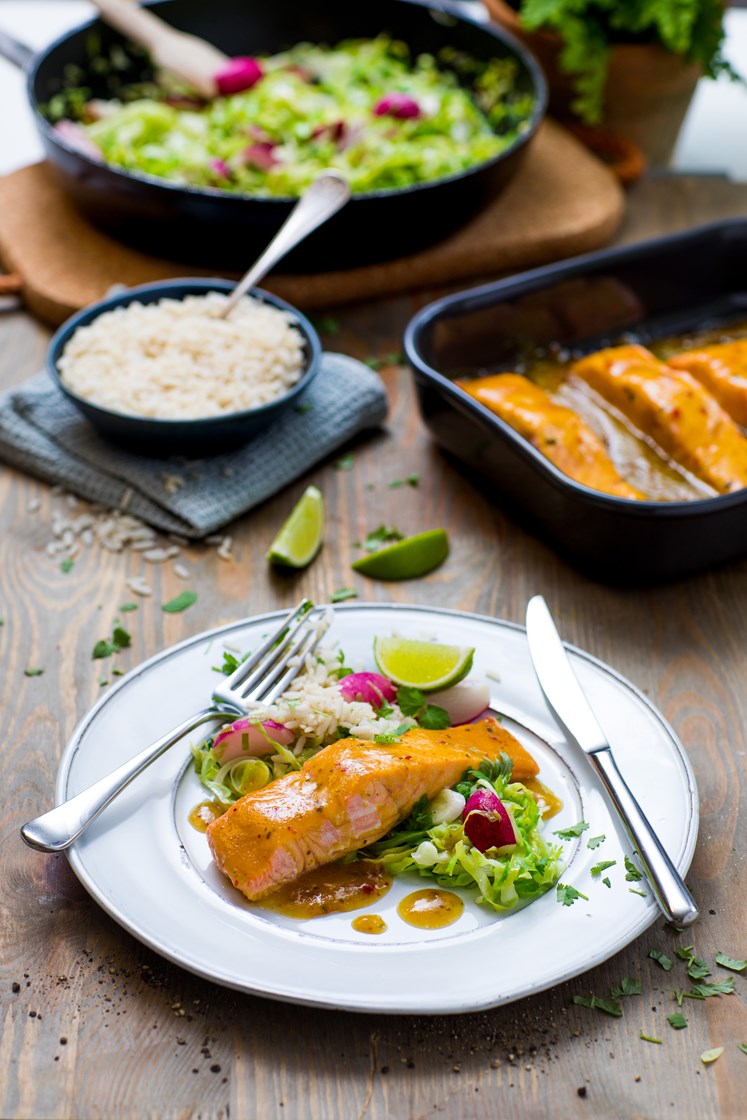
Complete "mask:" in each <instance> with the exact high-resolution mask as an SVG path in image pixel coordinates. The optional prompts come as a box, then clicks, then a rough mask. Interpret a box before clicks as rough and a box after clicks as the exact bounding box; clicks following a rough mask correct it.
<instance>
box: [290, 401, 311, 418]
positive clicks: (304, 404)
mask: <svg viewBox="0 0 747 1120" xmlns="http://www.w3.org/2000/svg"><path fill="white" fill-rule="evenodd" d="M313 407H314V406H313V404H312V403H311V401H301V404H297V405H296V406H295V407H294V409H293V411H294V412H297V413H298V414H299V415H300V416H305V415H306V413H307V412H311V410H312V408H313Z"/></svg>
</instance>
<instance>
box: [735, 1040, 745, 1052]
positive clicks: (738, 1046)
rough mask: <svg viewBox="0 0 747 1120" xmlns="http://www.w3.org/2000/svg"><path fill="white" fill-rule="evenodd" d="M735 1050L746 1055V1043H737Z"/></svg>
mask: <svg viewBox="0 0 747 1120" xmlns="http://www.w3.org/2000/svg"><path fill="white" fill-rule="evenodd" d="M737 1050H741V1051H742V1053H743V1054H747V1042H738V1043H737Z"/></svg>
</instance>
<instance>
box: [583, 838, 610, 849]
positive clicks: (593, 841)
mask: <svg viewBox="0 0 747 1120" xmlns="http://www.w3.org/2000/svg"><path fill="white" fill-rule="evenodd" d="M606 839H607V837H606V836H605V835H604V834H602V835H601V836H590V837H589V839H588V840H587V841H586V847H587V848H591V850H592V852H593V851H594V850H595V848H598V847H599V845H600V844H603V843H604V842H605V840H606Z"/></svg>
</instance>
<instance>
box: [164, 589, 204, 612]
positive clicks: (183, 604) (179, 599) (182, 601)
mask: <svg viewBox="0 0 747 1120" xmlns="http://www.w3.org/2000/svg"><path fill="white" fill-rule="evenodd" d="M196 602H197V592H196V591H182V592H181V594H180V595H177V596H176V598H175V599H169V601H168V603H162V604H161V610H162V611H164V612H165V613H166V614H178V613H179V612H180V611H186V609H187V607H191V606H192V604H193V603H196Z"/></svg>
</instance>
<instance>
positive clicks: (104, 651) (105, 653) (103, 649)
mask: <svg viewBox="0 0 747 1120" xmlns="http://www.w3.org/2000/svg"><path fill="white" fill-rule="evenodd" d="M114 652H115V648H114V646H113V644H112V643H111V642H107V640H106V638H101V639H100V640H99V641H98V642H96V645H95V646H94V647H93V652H92V654H91V660H92V661H99V660H100V659H101V658H103V657H110V656H111V654H113V653H114Z"/></svg>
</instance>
